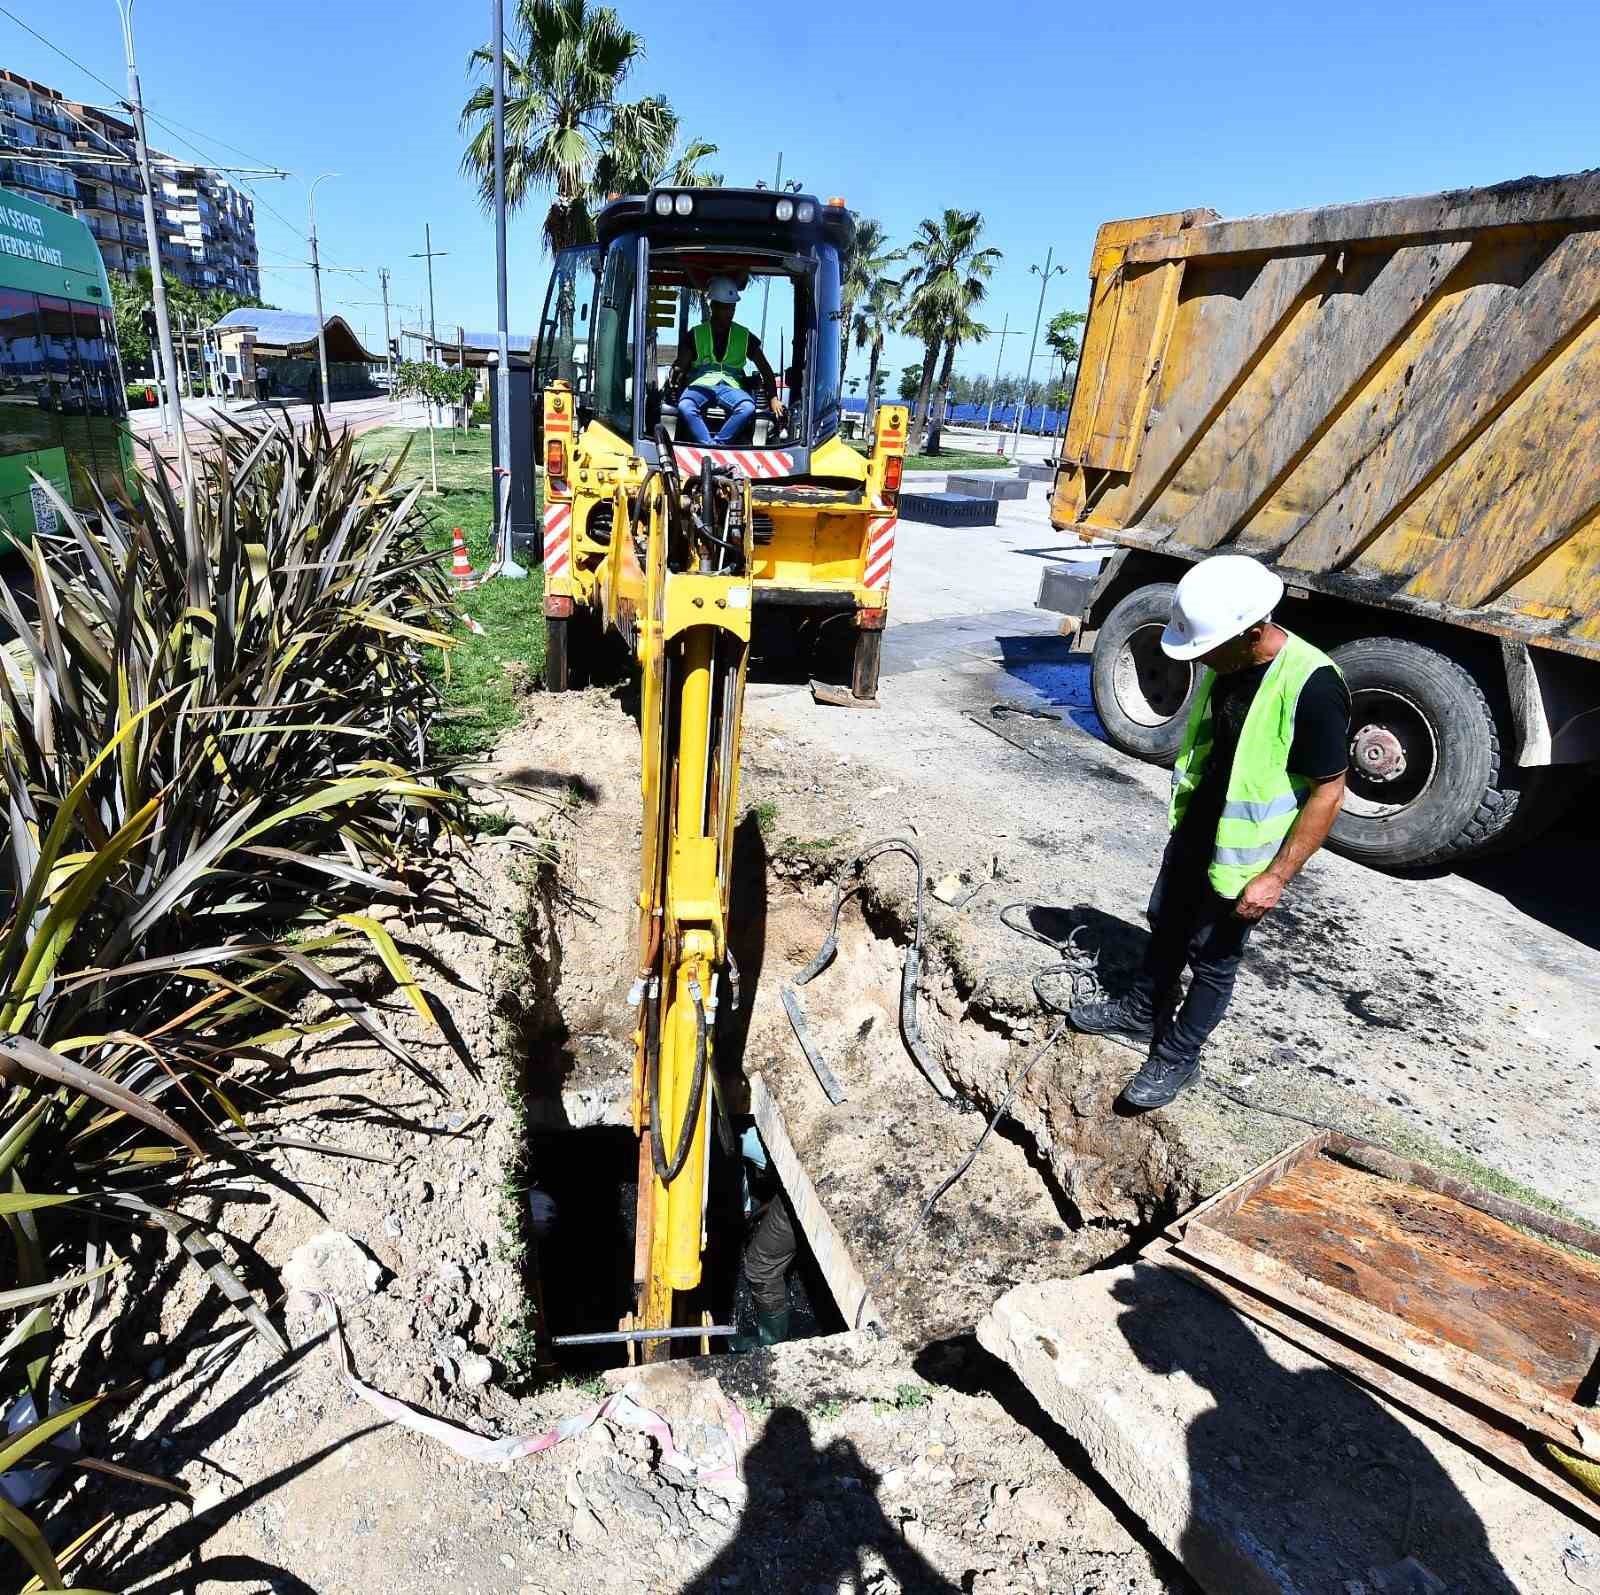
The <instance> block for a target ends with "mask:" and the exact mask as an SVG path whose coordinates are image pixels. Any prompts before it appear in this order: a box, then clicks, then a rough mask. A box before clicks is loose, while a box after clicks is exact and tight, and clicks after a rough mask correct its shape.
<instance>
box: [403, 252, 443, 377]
mask: <svg viewBox="0 0 1600 1595" xmlns="http://www.w3.org/2000/svg"><path fill="white" fill-rule="evenodd" d="M422 239H423V244H422V249H421V250H420V251H414V252H413V253H412V256H411V258H412V259H413V260H425V261H427V263H428V342H429V343H430V344H431V345H432V347H433V360H434V364H435V365H437V364H438V363H439V327H438V323H437V321H436V320H435V317H434V313H433V257H434V256H435V255H438V256H439V257H440V258H441V259H442V258H443V257H444V256H445V255H448V254H449V253H450V251H449V250H448V249H435V248H434V247H433V225H432V223H430V222H424V223H423V224H422Z"/></svg>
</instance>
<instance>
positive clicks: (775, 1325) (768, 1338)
mask: <svg viewBox="0 0 1600 1595" xmlns="http://www.w3.org/2000/svg"><path fill="white" fill-rule="evenodd" d="M788 1338H789V1309H788V1308H787V1307H785V1308H784V1309H783V1311H782V1312H777V1313H758V1314H757V1315H756V1343H757V1344H758V1345H762V1346H779V1345H782V1344H783V1342H784V1341H786V1340H787V1339H788Z"/></svg>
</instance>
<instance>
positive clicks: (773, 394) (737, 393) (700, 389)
mask: <svg viewBox="0 0 1600 1595" xmlns="http://www.w3.org/2000/svg"><path fill="white" fill-rule="evenodd" d="M706 301H707V303H708V304H709V305H710V306H711V319H710V320H709V321H702V322H701V323H700V325H699V326H698V327H696V328H695V329H694V331H693V332H692V333H691V334H690V336H689V340H688V342H686V343H685V344H684V345H683V346H682V348H680V349H679V350H678V358H677V359H676V360H675V361H674V362H673V365H672V372H671V375H670V377H669V379H668V391H669V392H671V393H675V394H676V395H677V404H678V423H679V437H678V441H679V442H680V443H685V442H687V443H700V444H709V445H711V446H712V447H715V448H731V447H736V446H737V445H738V444H740V443H742V442H748V441H749V435H750V432H751V430H752V429H753V427H754V423H755V415H756V401H755V399H754V398H753V397H752V396H751V394H750V391H749V389H748V388H746V387H745V385H744V375H745V365H746V363H747V362H748V363H753V364H754V365H755V368H756V371H757V372H758V373H759V375H760V377H761V386H762V391H763V393H764V394H765V395H766V400H767V405H768V408H769V409H770V410H771V411H772V419H773V421H774V423H775V424H781V423H782V421H783V405H782V403H781V402H780V401H779V399H778V381H777V378H776V377H775V376H774V375H773V371H772V365H771V363H770V362H769V361H768V359H767V356H766V353H765V351H764V350H763V349H762V347H761V340H760V339H759V338H757V337H756V335H755V334H754V333H753V332H752V331H751V330H750V329H749V328H748V327H746V326H743V325H741V324H740V323H739V322H737V321H735V320H734V319H733V311H734V307H735V306H736V305H737V304H738V303H739V286H738V284H737V283H735V282H734V280H733V279H732V278H731V277H713V278H712V279H711V281H710V282H709V283H707V284H706ZM708 404H718V405H720V406H721V407H722V409H723V410H724V412H725V413H726V416H727V419H726V420H724V421H723V423H722V425H721V426H720V427H719V428H718V429H717V435H716V436H715V437H712V435H711V429H710V427H708V426H707V425H706V421H705V414H704V411H705V408H706V406H707V405H708Z"/></svg>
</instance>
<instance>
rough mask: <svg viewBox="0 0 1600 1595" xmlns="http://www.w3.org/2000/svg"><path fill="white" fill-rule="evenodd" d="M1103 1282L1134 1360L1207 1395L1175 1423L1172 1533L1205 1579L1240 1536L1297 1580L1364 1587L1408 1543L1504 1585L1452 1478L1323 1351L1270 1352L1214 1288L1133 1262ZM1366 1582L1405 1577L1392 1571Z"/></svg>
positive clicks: (1459, 1585) (1512, 1589)
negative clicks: (1306, 1362)
mask: <svg viewBox="0 0 1600 1595" xmlns="http://www.w3.org/2000/svg"><path fill="white" fill-rule="evenodd" d="M1180 1287H1181V1288H1180ZM1114 1294H1115V1296H1116V1299H1117V1300H1118V1301H1120V1302H1122V1303H1123V1304H1124V1305H1125V1306H1126V1307H1127V1308H1128V1311H1127V1312H1125V1313H1123V1314H1122V1315H1121V1317H1120V1318H1119V1319H1118V1327H1119V1328H1120V1329H1121V1330H1122V1332H1123V1334H1124V1335H1125V1336H1126V1337H1127V1342H1128V1345H1129V1347H1130V1348H1131V1349H1132V1351H1133V1353H1134V1355H1135V1356H1137V1357H1138V1359H1139V1361H1140V1363H1141V1365H1142V1366H1144V1367H1145V1368H1147V1369H1149V1370H1150V1371H1151V1372H1152V1373H1157V1374H1163V1375H1167V1376H1169V1377H1170V1376H1174V1375H1179V1374H1182V1375H1187V1376H1188V1378H1189V1379H1191V1380H1193V1381H1194V1382H1195V1383H1196V1384H1198V1385H1199V1386H1201V1387H1202V1388H1203V1389H1205V1390H1206V1391H1208V1392H1209V1393H1210V1395H1211V1397H1212V1399H1213V1401H1214V1403H1215V1405H1214V1406H1213V1407H1212V1408H1211V1410H1210V1411H1209V1412H1206V1413H1204V1414H1202V1415H1201V1416H1198V1417H1196V1418H1194V1419H1193V1421H1192V1422H1191V1423H1190V1425H1189V1429H1188V1433H1187V1435H1186V1436H1185V1444H1186V1446H1187V1451H1188V1463H1189V1466H1188V1477H1189V1481H1190V1500H1189V1503H1188V1505H1189V1510H1188V1514H1187V1526H1186V1528H1185V1530H1184V1533H1183V1538H1182V1543H1181V1544H1180V1545H1179V1546H1178V1547H1177V1550H1178V1554H1179V1557H1180V1558H1181V1560H1182V1561H1183V1563H1184V1565H1185V1566H1186V1567H1188V1568H1189V1569H1190V1571H1191V1572H1193V1573H1194V1574H1195V1575H1196V1577H1198V1578H1199V1579H1200V1580H1201V1582H1202V1583H1205V1584H1206V1587H1207V1588H1229V1587H1233V1585H1232V1584H1231V1583H1230V1579H1231V1580H1234V1581H1238V1580H1239V1579H1241V1577H1242V1576H1243V1575H1241V1573H1240V1572H1239V1565H1240V1564H1239V1561H1238V1558H1239V1555H1240V1552H1239V1551H1238V1550H1237V1549H1235V1547H1236V1546H1238V1545H1239V1544H1241V1543H1242V1544H1246V1545H1249V1546H1251V1547H1252V1548H1253V1549H1254V1557H1256V1558H1262V1557H1264V1558H1265V1559H1267V1560H1268V1561H1269V1562H1270V1565H1272V1566H1274V1567H1276V1568H1280V1569H1282V1570H1283V1571H1284V1573H1285V1574H1286V1575H1287V1577H1288V1581H1289V1582H1291V1583H1293V1584H1295V1586H1296V1587H1297V1588H1298V1587H1303V1588H1316V1589H1329V1590H1335V1589H1339V1590H1342V1589H1344V1588H1346V1586H1347V1585H1354V1584H1359V1585H1361V1586H1363V1587H1366V1588H1372V1587H1374V1584H1373V1575H1374V1573H1375V1572H1377V1571H1378V1570H1387V1569H1392V1568H1395V1566H1396V1564H1398V1563H1401V1562H1403V1561H1404V1560H1405V1559H1406V1558H1407V1557H1411V1558H1414V1559H1415V1560H1416V1562H1418V1563H1421V1564H1422V1565H1423V1566H1424V1567H1426V1568H1427V1569H1428V1570H1429V1571H1430V1572H1431V1573H1433V1574H1434V1575H1435V1577H1436V1578H1438V1579H1440V1580H1442V1581H1443V1587H1444V1588H1445V1589H1446V1590H1448V1591H1449V1592H1450V1595H1517V1591H1518V1588H1519V1586H1518V1585H1517V1584H1515V1583H1514V1582H1513V1581H1512V1580H1511V1579H1510V1578H1509V1577H1508V1576H1507V1575H1506V1572H1505V1570H1504V1568H1503V1567H1502V1566H1501V1563H1500V1561H1499V1559H1498V1557H1497V1556H1496V1555H1495V1553H1494V1551H1493V1550H1492V1549H1491V1548H1490V1545H1489V1540H1488V1536H1487V1535H1486V1533H1485V1532H1484V1527H1483V1524H1482V1522H1481V1520H1480V1519H1479V1517H1478V1515H1477V1513H1476V1511H1475V1510H1474V1509H1473V1507H1472V1505H1471V1504H1470V1503H1469V1502H1468V1501H1467V1499H1466V1497H1465V1496H1463V1495H1462V1493H1461V1491H1460V1489H1459V1488H1458V1487H1457V1486H1456V1484H1455V1482H1454V1480H1453V1479H1451V1477H1450V1475H1449V1474H1448V1473H1447V1472H1446V1471H1445V1469H1444V1467H1443V1466H1442V1465H1441V1464H1440V1462H1439V1461H1438V1460H1437V1458H1435V1456H1434V1455H1433V1453H1432V1452H1431V1451H1430V1450H1429V1449H1428V1448H1427V1447H1426V1446H1425V1445H1423V1444H1422V1442H1421V1441H1420V1440H1419V1439H1418V1438H1417V1436H1416V1435H1415V1434H1414V1433H1413V1432H1412V1431H1411V1430H1410V1429H1408V1428H1407V1427H1406V1426H1405V1425H1404V1424H1402V1423H1401V1422H1399V1420H1398V1419H1397V1418H1395V1416H1394V1415H1393V1414H1392V1413H1391V1412H1390V1411H1389V1409H1388V1408H1387V1407H1384V1406H1383V1405H1381V1404H1380V1403H1379V1402H1378V1401H1377V1400H1376V1399H1375V1398H1374V1397H1373V1396H1371V1395H1370V1394H1369V1393H1368V1392H1367V1391H1365V1390H1363V1389H1362V1388H1361V1387H1360V1386H1359V1385H1357V1384H1355V1383H1354V1382H1353V1381H1352V1380H1350V1379H1348V1378H1346V1377H1345V1375H1343V1374H1341V1373H1338V1372H1336V1371H1335V1370H1334V1369H1332V1368H1329V1367H1327V1366H1325V1365H1324V1364H1322V1363H1317V1364H1315V1365H1314V1366H1312V1367H1310V1368H1303V1369H1290V1368H1285V1367H1283V1366H1282V1365H1281V1364H1280V1363H1278V1362H1276V1361H1274V1360H1273V1358H1272V1357H1271V1356H1269V1355H1268V1354H1267V1352H1266V1350H1265V1349H1264V1347H1263V1345H1262V1342H1261V1341H1260V1340H1259V1339H1257V1336H1256V1332H1255V1330H1254V1328H1253V1326H1251V1325H1250V1324H1249V1323H1248V1322H1247V1321H1246V1320H1244V1319H1243V1318H1241V1317H1240V1316H1239V1314H1238V1313H1236V1312H1235V1311H1234V1309H1233V1308H1232V1307H1231V1306H1229V1305H1228V1303H1227V1302H1225V1301H1223V1300H1222V1299H1221V1298H1220V1297H1219V1296H1216V1295H1213V1294H1212V1293H1211V1292H1210V1291H1207V1290H1205V1289H1203V1288H1202V1287H1201V1286H1199V1285H1197V1284H1194V1283H1193V1282H1191V1281H1188V1280H1183V1279H1181V1278H1178V1277H1175V1276H1174V1275H1172V1274H1171V1273H1169V1272H1166V1271H1164V1270H1161V1269H1157V1268H1152V1267H1143V1268H1138V1269H1136V1270H1135V1271H1134V1272H1133V1274H1132V1275H1131V1276H1130V1277H1129V1278H1127V1279H1125V1280H1122V1281H1119V1283H1118V1284H1117V1285H1116V1287H1115V1289H1114ZM1262 1333H1266V1332H1265V1331H1262ZM1218 1579H1220V1580H1221V1582H1220V1583H1218V1582H1217V1580H1218ZM1376 1587H1378V1588H1384V1587H1392V1588H1399V1589H1409V1588H1411V1587H1413V1585H1412V1584H1411V1583H1409V1582H1407V1581H1406V1579H1405V1578H1404V1576H1403V1575H1391V1580H1390V1582H1389V1583H1388V1584H1387V1585H1386V1584H1385V1583H1383V1582H1380V1583H1378V1584H1377V1586H1376ZM1420 1587H1432V1586H1428V1585H1427V1584H1426V1581H1423V1584H1422V1585H1421V1586H1420Z"/></svg>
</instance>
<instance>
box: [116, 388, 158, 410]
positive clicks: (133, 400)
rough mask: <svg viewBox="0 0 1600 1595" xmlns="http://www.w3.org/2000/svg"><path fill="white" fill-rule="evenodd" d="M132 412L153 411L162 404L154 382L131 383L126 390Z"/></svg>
mask: <svg viewBox="0 0 1600 1595" xmlns="http://www.w3.org/2000/svg"><path fill="white" fill-rule="evenodd" d="M124 392H125V393H126V394H127V397H128V408H129V409H130V410H153V409H154V408H155V407H156V405H157V404H158V403H159V402H160V401H159V399H158V398H157V397H156V385H155V383H153V382H130V383H128V384H127V385H126V387H125V388H124Z"/></svg>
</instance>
